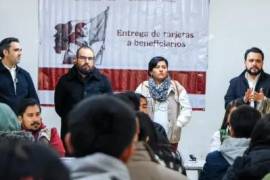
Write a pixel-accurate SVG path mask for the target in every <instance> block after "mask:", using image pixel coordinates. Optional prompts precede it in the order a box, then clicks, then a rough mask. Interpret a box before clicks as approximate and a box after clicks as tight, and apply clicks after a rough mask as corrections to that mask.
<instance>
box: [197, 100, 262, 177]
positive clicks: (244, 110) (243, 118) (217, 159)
mask: <svg viewBox="0 0 270 180" xmlns="http://www.w3.org/2000/svg"><path fill="white" fill-rule="evenodd" d="M260 118H261V114H260V112H259V111H257V110H256V109H254V108H252V107H250V106H248V105H241V106H239V107H238V108H237V109H236V110H234V111H233V112H232V114H231V116H230V118H229V120H228V127H229V134H230V137H228V138H226V139H225V140H224V142H223V143H222V145H221V147H220V151H214V152H211V153H209V154H208V155H207V157H206V163H205V165H204V167H203V171H202V173H201V175H200V180H212V179H213V180H217V179H222V177H223V176H224V174H225V173H226V171H227V169H228V168H229V167H230V166H231V165H232V164H233V162H234V160H235V159H236V158H237V157H238V156H242V155H243V153H244V151H245V150H246V149H247V148H248V146H249V143H250V136H251V132H252V130H253V128H254V126H255V125H256V123H257V121H258V120H259V119H260Z"/></svg>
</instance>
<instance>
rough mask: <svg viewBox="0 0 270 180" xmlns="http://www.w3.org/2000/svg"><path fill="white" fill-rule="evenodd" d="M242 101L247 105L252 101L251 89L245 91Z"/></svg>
mask: <svg viewBox="0 0 270 180" xmlns="http://www.w3.org/2000/svg"><path fill="white" fill-rule="evenodd" d="M243 100H244V102H245V103H248V102H251V101H253V100H254V93H253V90H252V89H251V88H248V89H247V91H246V92H245V96H244V98H243Z"/></svg>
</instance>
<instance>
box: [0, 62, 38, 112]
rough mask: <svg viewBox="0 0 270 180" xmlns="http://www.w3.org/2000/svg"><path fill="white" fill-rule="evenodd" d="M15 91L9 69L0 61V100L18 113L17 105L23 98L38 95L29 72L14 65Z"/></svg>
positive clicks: (36, 97)
mask: <svg viewBox="0 0 270 180" xmlns="http://www.w3.org/2000/svg"><path fill="white" fill-rule="evenodd" d="M15 83H16V92H15V88H14V81H13V79H12V77H11V74H10V72H9V70H8V69H7V68H6V67H5V66H4V65H3V63H2V61H0V102H2V103H5V104H8V105H9V106H10V107H11V109H12V110H13V111H14V112H15V113H16V114H18V106H19V104H20V102H21V101H22V99H24V98H35V99H37V101H39V100H38V96H37V93H36V90H35V87H34V84H33V81H32V78H31V76H30V74H29V73H28V72H27V71H25V70H24V69H22V68H20V67H18V66H17V67H16V79H15Z"/></svg>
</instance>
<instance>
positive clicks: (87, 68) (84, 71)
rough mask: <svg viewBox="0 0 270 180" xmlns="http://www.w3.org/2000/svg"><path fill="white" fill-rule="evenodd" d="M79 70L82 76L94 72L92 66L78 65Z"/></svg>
mask: <svg viewBox="0 0 270 180" xmlns="http://www.w3.org/2000/svg"><path fill="white" fill-rule="evenodd" d="M77 69H78V71H79V72H80V73H81V74H83V75H88V74H89V73H90V72H91V71H92V69H93V68H90V66H88V65H83V66H78V65H77Z"/></svg>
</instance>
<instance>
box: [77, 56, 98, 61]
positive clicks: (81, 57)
mask: <svg viewBox="0 0 270 180" xmlns="http://www.w3.org/2000/svg"><path fill="white" fill-rule="evenodd" d="M78 59H81V60H84V61H87V60H89V61H92V60H95V57H86V56H79V57H78Z"/></svg>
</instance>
